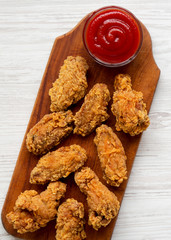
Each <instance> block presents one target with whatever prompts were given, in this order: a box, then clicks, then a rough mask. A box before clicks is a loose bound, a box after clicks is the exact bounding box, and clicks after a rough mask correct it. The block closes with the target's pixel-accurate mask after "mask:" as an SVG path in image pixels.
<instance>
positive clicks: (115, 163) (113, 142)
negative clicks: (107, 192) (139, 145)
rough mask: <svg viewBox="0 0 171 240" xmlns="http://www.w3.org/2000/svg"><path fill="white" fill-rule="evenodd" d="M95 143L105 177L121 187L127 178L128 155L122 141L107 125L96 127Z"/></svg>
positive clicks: (112, 184) (107, 180) (112, 183)
mask: <svg viewBox="0 0 171 240" xmlns="http://www.w3.org/2000/svg"><path fill="white" fill-rule="evenodd" d="M94 143H95V144H96V146H97V152H98V156H99V159H100V163H101V167H102V170H103V178H104V179H105V180H106V182H107V183H108V184H110V185H111V186H115V187H119V186H120V184H121V183H122V182H123V180H124V179H127V176H126V175H127V168H126V159H127V157H126V155H125V151H124V148H123V146H122V143H121V141H120V140H119V138H118V137H117V135H116V134H115V133H114V132H113V130H112V128H110V127H108V126H107V125H104V124H103V125H101V126H100V127H98V128H97V129H96V136H95V138H94Z"/></svg>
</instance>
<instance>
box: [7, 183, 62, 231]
mask: <svg viewBox="0 0 171 240" xmlns="http://www.w3.org/2000/svg"><path fill="white" fill-rule="evenodd" d="M65 192H66V184H64V183H61V182H54V183H50V184H49V185H48V187H47V189H46V190H45V191H43V192H41V193H40V194H38V193H37V192H36V191H35V190H26V191H24V192H23V193H21V194H20V195H19V196H18V199H17V201H16V203H15V206H14V211H11V212H10V213H8V214H7V215H6V217H7V220H8V222H9V223H10V224H12V225H13V228H14V229H16V230H17V232H18V233H21V234H23V233H26V232H34V231H36V230H38V229H39V228H41V227H45V226H46V225H47V223H48V222H49V221H51V220H53V219H54V218H55V216H56V214H57V209H56V208H57V207H58V206H59V201H60V199H61V197H63V196H64V194H65Z"/></svg>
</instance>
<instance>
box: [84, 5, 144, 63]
mask: <svg viewBox="0 0 171 240" xmlns="http://www.w3.org/2000/svg"><path fill="white" fill-rule="evenodd" d="M106 9H118V10H121V11H123V12H125V13H126V14H128V15H130V16H131V17H132V18H133V19H134V21H135V22H136V24H137V26H138V29H139V33H140V42H139V46H138V48H137V50H136V51H135V53H134V54H133V55H132V56H130V57H129V58H128V59H126V60H124V61H122V62H118V63H111V62H106V61H103V60H101V59H99V58H98V57H96V56H95V55H94V54H93V53H92V52H91V51H90V50H89V48H88V46H87V43H86V39H85V38H86V29H87V27H88V23H89V22H90V21H91V20H92V19H93V18H94V17H95V16H96V15H97V14H98V13H100V12H103V11H105V10H106ZM82 39H83V43H84V46H85V48H86V50H87V52H88V53H89V55H90V56H91V57H92V58H93V59H94V60H95V61H96V62H97V63H99V64H101V65H103V66H107V67H121V66H124V65H126V64H128V63H130V62H132V61H133V60H134V59H135V57H136V56H137V55H138V53H139V51H140V49H141V46H142V42H143V30H142V26H141V23H140V21H139V20H138V18H137V17H136V16H135V15H134V14H133V13H132V12H130V11H129V10H127V9H125V8H123V7H119V6H114V5H111V6H106V7H102V8H99V9H97V10H95V11H93V12H91V13H90V14H88V16H87V18H86V21H85V24H84V27H83V32H82Z"/></svg>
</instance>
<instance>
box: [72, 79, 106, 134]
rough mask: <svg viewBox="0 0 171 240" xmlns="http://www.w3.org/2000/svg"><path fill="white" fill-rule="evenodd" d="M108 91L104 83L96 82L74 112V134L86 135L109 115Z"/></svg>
mask: <svg viewBox="0 0 171 240" xmlns="http://www.w3.org/2000/svg"><path fill="white" fill-rule="evenodd" d="M109 101H110V92H109V90H108V88H107V85H106V84H103V83H97V84H95V85H94V86H93V88H92V89H91V90H90V91H89V93H88V94H87V95H86V96H85V99H84V103H83V104H82V106H81V108H80V110H79V111H78V112H77V113H76V114H75V117H74V120H75V129H74V133H75V134H80V135H82V136H86V135H88V134H90V133H91V132H92V131H93V130H94V129H95V128H96V127H97V126H99V125H100V124H101V123H102V122H104V121H106V120H107V119H108V117H109V115H108V113H107V105H108V102H109Z"/></svg>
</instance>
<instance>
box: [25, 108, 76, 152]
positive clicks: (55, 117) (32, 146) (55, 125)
mask: <svg viewBox="0 0 171 240" xmlns="http://www.w3.org/2000/svg"><path fill="white" fill-rule="evenodd" d="M72 123H73V115H72V112H71V111H67V112H58V113H51V114H46V115H45V116H44V117H43V118H42V119H41V120H40V121H39V122H38V123H37V124H36V125H35V126H34V127H33V128H32V129H30V131H29V133H28V134H27V139H26V146H27V149H28V150H29V151H30V152H32V153H34V154H36V155H39V154H44V153H46V152H48V151H49V150H50V149H52V148H53V147H54V146H57V145H58V144H59V143H60V142H61V141H62V139H63V138H64V137H66V136H68V135H69V134H70V133H71V132H72V130H73V126H72Z"/></svg>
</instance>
